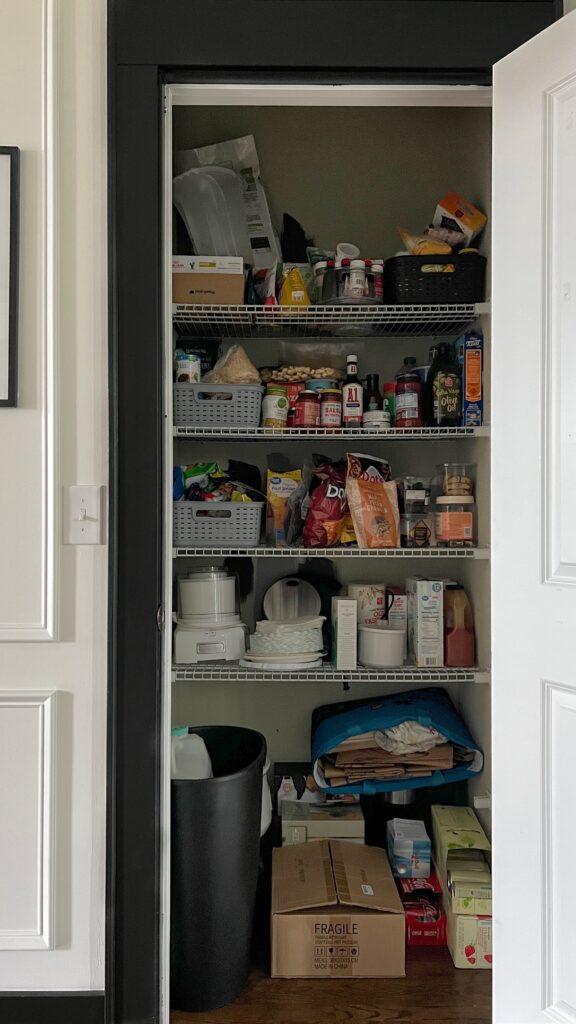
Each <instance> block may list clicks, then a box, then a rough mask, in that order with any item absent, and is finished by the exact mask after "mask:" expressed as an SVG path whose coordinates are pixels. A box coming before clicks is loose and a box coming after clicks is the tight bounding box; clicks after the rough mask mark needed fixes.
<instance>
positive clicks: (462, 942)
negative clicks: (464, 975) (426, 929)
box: [446, 913, 492, 970]
mask: <svg viewBox="0 0 576 1024" xmlns="http://www.w3.org/2000/svg"><path fill="white" fill-rule="evenodd" d="M446 940H447V944H448V949H449V950H450V956H451V957H452V959H453V961H454V966H455V967H465V968H468V969H471V968H473V969H475V970H478V969H479V968H484V969H485V970H490V968H491V967H492V918H491V917H474V916H467V915H464V914H450V913H448V914H447V915H446Z"/></svg>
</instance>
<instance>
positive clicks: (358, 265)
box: [350, 260, 366, 270]
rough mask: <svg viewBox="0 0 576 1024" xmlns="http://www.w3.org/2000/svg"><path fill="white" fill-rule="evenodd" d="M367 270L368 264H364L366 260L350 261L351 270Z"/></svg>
mask: <svg viewBox="0 0 576 1024" xmlns="http://www.w3.org/2000/svg"><path fill="white" fill-rule="evenodd" d="M365 268H366V264H365V263H364V260H350V269H351V270H364V269H365Z"/></svg>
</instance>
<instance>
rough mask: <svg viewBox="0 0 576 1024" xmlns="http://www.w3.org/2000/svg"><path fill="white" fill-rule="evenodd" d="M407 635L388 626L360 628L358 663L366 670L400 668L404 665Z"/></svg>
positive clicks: (401, 630)
mask: <svg viewBox="0 0 576 1024" xmlns="http://www.w3.org/2000/svg"><path fill="white" fill-rule="evenodd" d="M405 639H406V633H405V631H404V630H403V629H389V628H388V627H387V626H385V625H383V626H379V625H376V626H359V627H358V661H359V663H360V664H361V665H364V666H365V667H366V668H398V667H399V666H400V665H403V664H404V644H405Z"/></svg>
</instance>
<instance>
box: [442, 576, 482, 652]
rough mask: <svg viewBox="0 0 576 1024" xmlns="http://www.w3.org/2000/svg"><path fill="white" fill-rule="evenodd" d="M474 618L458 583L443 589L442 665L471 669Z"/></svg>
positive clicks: (466, 596) (462, 588)
mask: <svg viewBox="0 0 576 1024" xmlns="http://www.w3.org/2000/svg"><path fill="white" fill-rule="evenodd" d="M474 646H475V644H474V616H473V613H472V605H471V604H470V601H469V600H468V595H467V593H466V591H465V590H464V587H462V586H461V585H460V584H459V583H447V584H446V585H445V587H444V664H445V665H446V667H447V668H472V667H473V665H474V663H475V651H474Z"/></svg>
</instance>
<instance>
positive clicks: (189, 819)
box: [170, 725, 266, 1011]
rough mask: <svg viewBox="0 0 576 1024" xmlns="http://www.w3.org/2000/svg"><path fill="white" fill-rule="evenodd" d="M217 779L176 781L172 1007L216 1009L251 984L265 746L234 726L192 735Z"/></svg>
mask: <svg viewBox="0 0 576 1024" xmlns="http://www.w3.org/2000/svg"><path fill="white" fill-rule="evenodd" d="M189 732H194V733H196V734H197V735H198V736H201V737H202V739H203V740H204V742H205V744H206V747H207V748H208V753H209V754H210V759H211V761H212V770H213V773H214V778H212V779H190V780H187V779H173V780H172V824H171V833H172V878H171V915H172V917H171V942H170V945H171V968H170V974H171V978H170V989H171V991H170V1005H171V1007H172V1009H174V1010H189V1011H202V1010H213V1009H216V1008H217V1007H219V1006H225V1005H226V1004H227V1003H230V1002H232V1001H233V1000H234V999H235V998H236V996H237V995H238V994H239V993H240V992H241V990H242V988H243V987H244V985H245V984H246V980H247V977H248V970H249V960H250V942H251V938H252V927H253V920H254V907H255V901H256V888H257V882H258V866H259V847H260V815H261V806H262V772H263V768H264V763H265V760H266V740H265V739H264V737H263V736H262V735H261V734H260V733H259V732H255V731H254V730H252V729H241V728H238V727H236V726H227V725H226V726H203V727H200V728H198V729H196V728H189Z"/></svg>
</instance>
